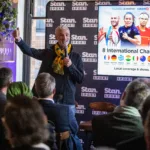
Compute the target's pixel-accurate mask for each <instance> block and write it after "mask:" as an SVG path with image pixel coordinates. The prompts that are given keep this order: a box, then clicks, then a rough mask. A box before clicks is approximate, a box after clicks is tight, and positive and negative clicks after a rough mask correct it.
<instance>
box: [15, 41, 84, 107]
mask: <svg viewBox="0 0 150 150" xmlns="http://www.w3.org/2000/svg"><path fill="white" fill-rule="evenodd" d="M16 44H17V45H18V46H19V48H20V49H21V51H22V52H23V53H24V54H26V55H28V56H31V57H33V58H35V59H38V60H41V61H42V64H41V67H40V70H39V73H41V72H47V73H50V74H51V75H52V76H53V77H54V78H55V80H56V94H55V97H54V99H55V100H56V101H57V100H58V99H60V103H62V104H70V105H74V103H75V92H76V86H75V85H76V83H79V84H80V83H82V81H83V78H84V71H83V62H82V59H81V57H80V55H79V54H78V53H75V52H72V50H71V53H70V54H69V58H70V59H71V61H72V65H71V66H70V67H68V68H67V67H65V69H64V75H59V74H56V73H54V72H53V68H52V63H53V61H54V59H55V57H56V53H55V51H54V45H53V46H52V47H51V48H50V49H43V50H37V49H35V48H30V47H29V46H28V45H27V44H26V43H25V42H24V41H23V40H21V41H20V42H16ZM33 92H34V93H35V90H33ZM35 95H36V96H37V94H35Z"/></svg>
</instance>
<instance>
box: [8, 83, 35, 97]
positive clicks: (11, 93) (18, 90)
mask: <svg viewBox="0 0 150 150" xmlns="http://www.w3.org/2000/svg"><path fill="white" fill-rule="evenodd" d="M6 95H7V99H8V100H9V99H12V98H13V97H15V96H18V95H25V96H28V97H30V98H32V97H33V94H32V92H31V90H30V88H29V87H28V86H27V85H26V83H24V82H12V83H11V84H10V85H9V86H8V89H7V94H6Z"/></svg>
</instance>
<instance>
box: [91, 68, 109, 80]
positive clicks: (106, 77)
mask: <svg viewBox="0 0 150 150" xmlns="http://www.w3.org/2000/svg"><path fill="white" fill-rule="evenodd" d="M93 80H108V76H98V74H97V70H93Z"/></svg>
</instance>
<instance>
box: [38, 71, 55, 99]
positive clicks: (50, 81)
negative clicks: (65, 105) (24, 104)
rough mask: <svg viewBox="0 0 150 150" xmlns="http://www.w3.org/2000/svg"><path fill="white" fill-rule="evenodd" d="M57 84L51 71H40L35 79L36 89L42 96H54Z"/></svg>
mask: <svg viewBox="0 0 150 150" xmlns="http://www.w3.org/2000/svg"><path fill="white" fill-rule="evenodd" d="M55 86H56V83H55V78H54V77H53V76H51V75H50V74H49V73H44V72H43V73H40V74H39V75H38V76H37V78H36V80H35V89H36V92H37V94H38V96H39V97H40V98H46V97H51V98H53V95H54V94H55Z"/></svg>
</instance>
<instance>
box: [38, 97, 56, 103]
mask: <svg viewBox="0 0 150 150" xmlns="http://www.w3.org/2000/svg"><path fill="white" fill-rule="evenodd" d="M38 99H39V100H48V101H52V102H53V103H55V102H54V100H53V99H50V98H38Z"/></svg>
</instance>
